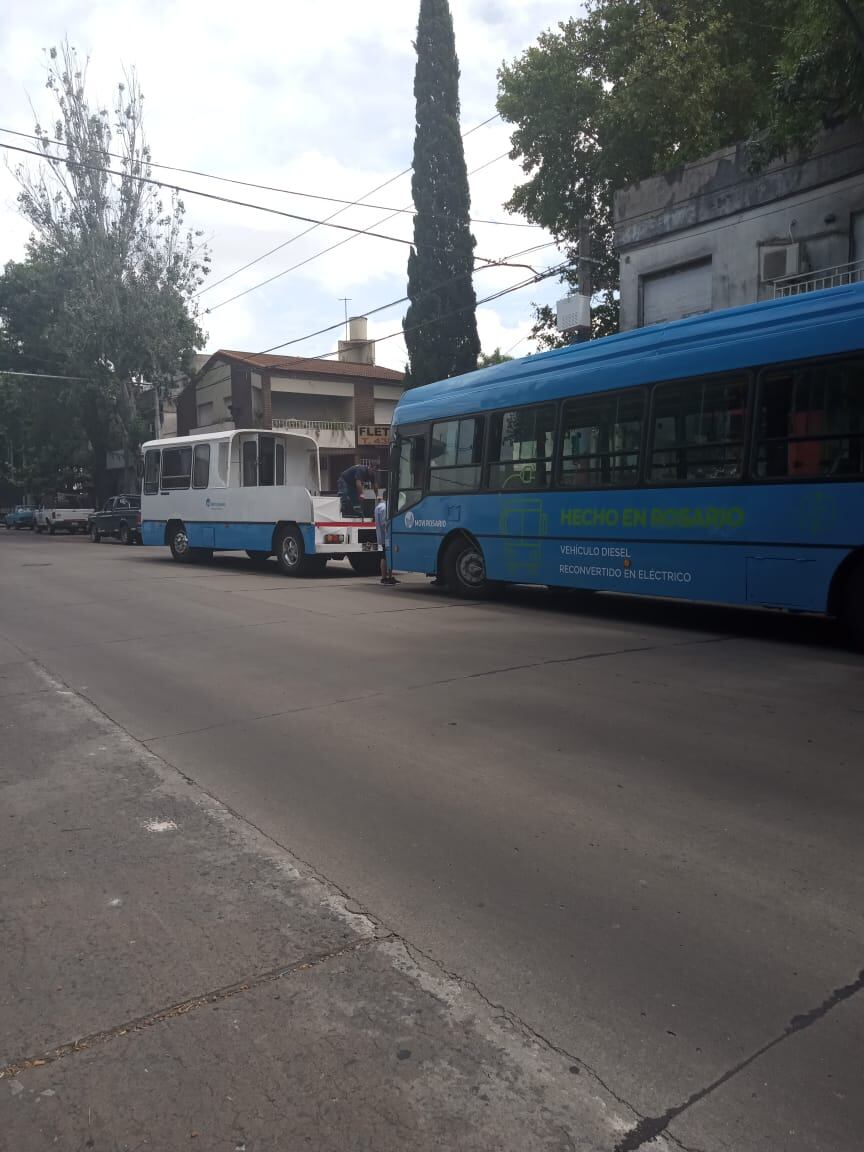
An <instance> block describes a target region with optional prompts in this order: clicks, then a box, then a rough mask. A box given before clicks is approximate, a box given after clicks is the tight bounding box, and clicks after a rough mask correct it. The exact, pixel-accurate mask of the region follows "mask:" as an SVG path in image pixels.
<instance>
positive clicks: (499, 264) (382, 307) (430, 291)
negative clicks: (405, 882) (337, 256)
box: [267, 240, 557, 352]
mask: <svg viewBox="0 0 864 1152" xmlns="http://www.w3.org/2000/svg"><path fill="white" fill-rule="evenodd" d="M556 246H557V244H556V241H555V240H549V241H547V243H545V244H537V245H535V246H534V247H533V248H525V249H524V250H523V251H521V252H513V253H511V255H510V256H503V257H502V258H501V259H500V260H496V261H494V262H492V263H489V264H483V265H482V266H481V267H480V268H475V269H473V271H471V272H463V273H462V274H461V275H460V276H451V277H450V278H449V279H448V280H445V281H443V282H442V283H441V284H436V285H435V286H434V287H433V288H427V289H426V291H425V292H422V293H421V294H420V296H419V297H418V299H421V300H422V299H424V298H425V297H427V296H434V295H435V293H436V292H440V291H441V289H442V288H446V287H448V285H450V284H453V283H455V282H456V281H457V280H464V279H465V278H466V277H468V276H473V274H474V272H484V271H485V270H486V269H487V268H507V267H513V265H511V264H509V263H508V262H509V261H510V260H512V259H515V257H517V256H529V255H530V254H531V253H532V252H539V251H541V250H542V249H544V248H555V247H556ZM523 267H525V265H523ZM410 299H411V297H410V296H400V297H399V298H398V299H397V300H390V301H389V302H388V303H387V304H379V305H378V306H377V307H376V308H369V309H367V310H366V311H364V313H363V315H364V316H366V317H369V316H375V315H377V313H379V312H386V311H387V309H388V308H395V307H396V305H397V304H404V303H406V301H408V300H410ZM343 324H344V321H342V320H339V321H337V322H336V323H335V324H329V325H328V326H327V327H326V328H319V329H318V330H317V332H309V333H308V334H307V335H306V336H296V337H294V338H293V339H291V340H286V341H285V342H284V343H283V344H276V345H274V347H273V348H268V349H267V351H268V352H275V351H278V350H279V349H280V348H288V347H289V346H290V345H292V344H302V343H303V342H304V341H305V340H312V339H313V338H314V337H315V336H323V335H324V334H325V333H327V332H335V331H336V329H337V328H341V327H342V326H343Z"/></svg>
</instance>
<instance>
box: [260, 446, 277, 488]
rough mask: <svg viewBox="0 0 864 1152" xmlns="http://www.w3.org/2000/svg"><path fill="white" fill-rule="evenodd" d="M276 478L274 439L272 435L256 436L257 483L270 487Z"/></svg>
mask: <svg viewBox="0 0 864 1152" xmlns="http://www.w3.org/2000/svg"><path fill="white" fill-rule="evenodd" d="M275 478H276V439H275V437H273V436H259V437H258V483H259V484H260V485H261V486H262V487H264V488H272V487H273V483H274V480H275Z"/></svg>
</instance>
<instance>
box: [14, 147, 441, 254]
mask: <svg viewBox="0 0 864 1152" xmlns="http://www.w3.org/2000/svg"><path fill="white" fill-rule="evenodd" d="M0 148H5V149H6V150H7V151H9V152H22V153H24V155H25V156H35V157H36V158H37V159H38V160H47V161H48V163H49V164H66V165H67V166H69V167H74V168H83V169H84V170H85V171H89V172H104V173H105V174H106V175H109V176H120V177H122V178H124V179H128V180H137V181H138V183H139V184H152V185H153V186H154V187H156V188H168V189H170V190H171V191H174V192H183V193H185V194H186V195H188V196H201V197H203V198H204V199H205V200H217V201H219V203H221V204H234V205H236V206H237V207H239V208H252V209H255V210H256V211H258V212H269V213H270V214H271V215H273V216H284V217H286V218H287V219H288V220H302V221H303V222H304V223H306V224H312V225H313V226H314V227H315V228H321V227H324V226H326V227H327V228H336V229H337V230H338V231H340V232H351V233H353V234H355V235H362V236H371V237H373V238H374V239H376V240H389V241H390V242H391V243H393V244H405V245H408V247H411V245H412V244H413V243H414V242H413V240H405V239H404V238H403V237H401V236H388V235H386V234H385V233H383V232H373V231H372V230H371V228H352V227H350V226H349V225H348V224H332V223H331V220H332V219H333V217H332V216H331V217H328V218H327V219H326V220H316V219H315V218H314V217H312V216H300V215H298V214H297V213H296V212H285V211H283V210H282V209H281V208H268V207H266V206H265V205H264V204H253V203H252V202H251V201H249V200H235V199H232V197H230V196H217V195H216V193H215V192H200V191H198V190H196V189H195V188H185V187H184V186H183V185H182V184H167V183H166V182H165V181H164V180H154V179H153V178H152V177H150V176H135V175H133V174H132V173H130V172H120V171H118V170H117V169H116V168H104V167H102V166H101V165H99V164H87V163H85V162H84V161H82V160H70V159H68V158H67V157H63V156H51V155H49V154H48V153H47V152H37V151H35V149H33V148H21V147H19V145H17V144H6V143H3V142H2V141H0ZM333 215H334V216H335V215H336V213H334V214H333ZM372 227H375V225H372ZM442 251H443V249H442Z"/></svg>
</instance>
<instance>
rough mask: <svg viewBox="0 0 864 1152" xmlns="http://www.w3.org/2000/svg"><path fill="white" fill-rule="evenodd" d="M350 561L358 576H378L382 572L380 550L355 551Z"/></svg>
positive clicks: (349, 558)
mask: <svg viewBox="0 0 864 1152" xmlns="http://www.w3.org/2000/svg"><path fill="white" fill-rule="evenodd" d="M348 563H349V564H350V565H351V567H352V568H353V569H354V571H355V572H356V573H357V575H358V576H378V575H379V574H380V572H381V553H380V552H353V553H352V554H351V555H350V556H349V557H348Z"/></svg>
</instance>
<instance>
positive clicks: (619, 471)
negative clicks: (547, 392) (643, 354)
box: [561, 392, 645, 488]
mask: <svg viewBox="0 0 864 1152" xmlns="http://www.w3.org/2000/svg"><path fill="white" fill-rule="evenodd" d="M644 410H645V397H644V394H643V393H642V392H631V393H624V394H620V393H619V394H618V395H612V396H587V397H585V399H583V400H569V401H568V402H567V403H566V404H565V405H564V420H563V423H562V432H561V445H562V450H561V483H562V484H564V485H566V486H567V487H568V488H614V487H625V488H626V487H633V486H634V485H635V484H636V483H638V480H639V450H640V446H641V442H642V420H643V416H644Z"/></svg>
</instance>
